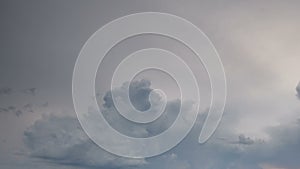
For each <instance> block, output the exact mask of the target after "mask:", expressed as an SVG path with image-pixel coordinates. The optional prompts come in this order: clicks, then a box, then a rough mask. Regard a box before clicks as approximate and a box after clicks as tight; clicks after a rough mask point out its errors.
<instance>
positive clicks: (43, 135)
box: [24, 115, 146, 168]
mask: <svg viewBox="0 0 300 169" xmlns="http://www.w3.org/2000/svg"><path fill="white" fill-rule="evenodd" d="M24 135H25V138H24V142H25V144H26V146H27V147H28V149H29V152H30V156H31V157H33V158H38V159H43V160H45V161H49V162H52V163H58V164H63V165H72V166H81V167H86V168H93V167H104V168H126V167H133V166H140V165H144V164H146V161H145V160H143V159H127V158H121V157H117V156H115V155H112V154H110V153H108V152H106V151H104V150H102V149H101V148H99V147H98V146H97V145H95V144H94V143H93V142H92V141H91V140H90V139H89V138H88V137H87V135H86V134H85V133H84V131H83V130H82V129H81V126H80V124H79V122H78V120H77V119H76V118H74V117H57V116H53V115H52V116H47V117H43V118H42V119H40V120H38V121H36V122H35V124H34V125H33V126H31V127H30V128H29V129H27V130H26V131H25V133H24Z"/></svg>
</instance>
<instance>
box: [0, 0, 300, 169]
mask: <svg viewBox="0 0 300 169" xmlns="http://www.w3.org/2000/svg"><path fill="white" fill-rule="evenodd" d="M0 8H1V10H0V13H1V15H0V18H1V27H0V37H1V40H0V45H1V50H0V55H1V61H0V76H1V80H0V108H1V109H0V168H7V169H19V168H25V169H27V168H28V169H29V168H37V169H39V168H41V169H42V168H43V169H47V168H49V169H52V168H65V169H73V168H87V169H90V168H100V169H102V168H103V169H107V168H144V169H150V168H161V169H169V168H173V169H199V168H203V169H227V168H230V169H240V168H243V169H256V168H257V169H299V168H300V162H299V156H300V122H299V119H300V114H299V112H300V100H299V95H300V89H299V87H298V88H297V90H296V87H297V85H298V83H299V81H300V76H299V74H300V65H299V63H300V48H299V46H300V34H299V30H300V20H299V16H300V1H296V0H294V1H292V0H286V1H281V0H273V1H261V0H253V1H239V0H236V1H234V0H207V1H204V0H200V1H196V0H195V1H171V0H166V1H158V0H152V1H133V0H120V1H102V0H101V1H75V0H63V1H58V0H55V1H53V0H52V1H50V0H48V1H45V0H36V1H33V0H28V1H15V0H10V1H2V3H1V7H0ZM147 11H152V12H165V13H171V14H174V15H178V16H180V17H183V18H185V19H187V20H189V21H191V22H192V23H193V24H195V25H196V26H198V27H199V28H200V29H201V30H202V31H203V32H204V33H205V34H206V35H207V36H208V37H209V38H210V40H211V41H212V43H213V44H214V45H215V47H216V49H217V51H218V52H219V55H220V58H221V60H222V62H223V65H224V69H225V73H226V77H227V87H228V92H227V93H228V95H227V102H226V108H225V113H224V118H223V120H222V122H221V124H220V126H219V128H218V130H217V132H216V133H215V134H214V135H213V137H212V138H211V139H210V140H209V141H208V142H207V143H206V144H205V145H199V144H198V143H197V140H198V135H199V132H200V129H201V126H202V123H203V119H204V116H205V112H204V111H203V114H202V115H200V116H199V118H198V119H197V123H196V126H195V127H194V128H193V130H192V132H191V133H190V134H189V135H188V136H187V138H186V139H185V140H184V141H183V142H182V143H180V144H179V145H178V146H177V147H175V148H174V149H172V150H171V151H169V152H166V153H164V154H162V155H160V156H158V157H153V158H146V159H126V158H121V157H117V156H114V155H112V154H109V153H107V152H106V151H104V150H102V149H101V148H99V147H98V146H96V145H95V144H94V143H93V142H92V141H91V140H89V138H88V137H87V136H86V135H85V133H84V132H83V131H82V129H81V127H80V124H79V123H78V120H77V118H76V113H75V111H74V108H73V103H72V73H73V68H74V65H75V61H76V59H77V57H78V54H79V52H80V50H81V48H82V46H83V45H84V43H85V42H86V41H87V40H88V38H89V37H90V36H91V35H92V34H93V33H94V32H95V31H97V30H98V29H99V28H101V26H103V25H105V24H106V23H108V22H110V21H112V20H114V19H117V18H119V17H122V16H124V15H128V14H132V13H136V12H147ZM148 47H159V48H162V49H167V50H170V51H173V52H174V53H178V55H180V56H181V57H182V58H183V59H184V60H186V61H187V63H189V64H190V66H191V68H192V69H193V71H194V72H196V76H197V80H198V82H199V83H200V84H201V86H200V92H201V99H203V100H202V101H203V104H202V106H201V110H205V109H206V108H207V104H208V103H209V99H210V95H209V81H208V77H207V74H206V71H205V69H204V68H203V66H202V65H201V63H198V62H197V61H194V60H193V56H192V54H191V53H190V52H189V51H188V50H186V49H185V48H184V47H182V46H181V44H180V43H178V42H174V41H173V40H172V39H168V38H165V37H159V36H154V35H151V36H150V35H147V36H146V35H145V36H138V37H134V38H130V39H127V40H126V41H124V42H122V43H120V44H118V45H117V46H116V47H115V48H113V50H112V51H111V52H110V53H108V55H107V56H106V57H107V60H106V63H107V64H103V65H102V67H101V66H100V68H99V70H98V72H99V74H98V75H97V79H96V86H97V87H96V90H97V91H99V93H100V96H99V102H101V103H103V104H104V106H103V110H104V114H105V116H106V117H107V119H109V120H111V122H115V121H118V123H116V124H117V125H115V126H114V127H115V128H116V129H119V130H121V131H122V132H124V133H128V132H133V133H132V134H133V135H137V136H149V135H153V133H154V134H155V133H159V132H160V131H161V130H163V129H165V128H167V127H168V126H169V125H170V124H171V121H172V119H174V117H173V116H174V114H175V115H176V110H177V109H178V103H177V102H176V100H175V99H176V98H177V97H178V93H177V91H178V90H177V89H178V88H177V86H176V85H174V84H173V83H174V81H173V80H172V79H171V78H170V77H168V76H167V75H165V74H161V73H158V72H155V71H153V72H151V71H149V72H144V74H143V73H141V74H140V75H138V76H137V79H136V80H137V82H136V85H137V87H136V88H135V90H136V91H133V93H135V95H133V96H132V97H133V100H136V101H137V102H136V103H134V105H135V106H137V107H140V108H144V107H147V106H148V105H147V104H148V103H147V97H148V95H147V92H146V94H145V91H149V90H151V89H154V88H161V89H162V90H165V91H166V93H167V94H168V96H169V99H168V106H167V109H166V112H167V113H166V115H171V118H170V117H168V118H166V117H164V118H162V119H160V120H161V121H160V122H158V123H157V124H158V126H154V125H152V126H142V127H139V126H135V125H130V124H127V123H126V121H124V120H123V121H122V118H120V117H119V116H117V115H116V110H115V107H114V106H111V105H110V102H111V98H110V97H108V95H106V94H107V92H109V88H108V87H107V86H108V85H109V81H108V79H109V78H110V77H111V74H112V71H113V70H114V66H113V65H116V64H118V62H119V61H120V60H122V58H124V57H125V56H127V55H128V54H130V53H132V52H133V51H135V50H138V49H143V48H148ZM141 79H144V80H145V81H142V80H141ZM148 82H149V83H148ZM150 83H151V85H149V84H150ZM118 90H120V92H121V93H122V92H123V91H122V89H118ZM139 92H142V93H139ZM297 92H298V93H297ZM105 96H106V99H103V98H105ZM297 96H298V97H297ZM145 98H146V99H145ZM141 100H142V101H141ZM145 100H146V101H145ZM172 117H173V118H172ZM128 151H130V150H128Z"/></svg>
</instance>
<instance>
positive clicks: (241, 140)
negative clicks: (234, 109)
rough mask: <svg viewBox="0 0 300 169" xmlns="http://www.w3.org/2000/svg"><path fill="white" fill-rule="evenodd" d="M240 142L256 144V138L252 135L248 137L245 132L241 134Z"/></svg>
mask: <svg viewBox="0 0 300 169" xmlns="http://www.w3.org/2000/svg"><path fill="white" fill-rule="evenodd" d="M238 143H239V144H245V145H251V144H254V140H253V139H251V138H250V137H246V136H245V135H244V134H241V135H239V141H238Z"/></svg>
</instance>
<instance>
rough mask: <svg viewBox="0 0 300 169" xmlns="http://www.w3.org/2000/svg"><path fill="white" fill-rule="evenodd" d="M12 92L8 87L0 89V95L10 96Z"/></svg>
mask: <svg viewBox="0 0 300 169" xmlns="http://www.w3.org/2000/svg"><path fill="white" fill-rule="evenodd" d="M12 92H13V90H12V89H11V88H9V87H3V88H1V89H0V95H10V94H12Z"/></svg>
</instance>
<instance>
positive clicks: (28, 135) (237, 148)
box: [24, 80, 300, 169]
mask: <svg viewBox="0 0 300 169" xmlns="http://www.w3.org/2000/svg"><path fill="white" fill-rule="evenodd" d="M125 85H129V84H125ZM124 89H125V88H124V87H123V88H122V87H121V88H118V89H116V90H117V92H118V95H119V96H122V97H123V96H125V92H127V91H125V90H124ZM130 90H131V91H130V92H131V93H130V97H131V101H132V104H133V105H134V106H136V107H137V108H139V109H141V110H146V109H148V108H149V105H148V103H149V101H148V97H149V93H150V91H151V90H152V89H151V82H150V81H147V80H141V81H136V82H134V83H132V85H131V87H130ZM103 100H104V104H103V106H102V107H101V110H102V113H103V115H104V117H105V118H106V120H107V121H108V122H109V123H110V124H111V125H112V126H113V127H114V128H115V129H117V130H118V131H120V132H122V133H124V134H126V135H129V136H133V137H149V136H152V135H157V134H158V133H160V132H162V131H164V130H165V129H167V128H168V127H169V126H170V125H171V124H172V123H173V122H174V120H175V118H176V117H177V114H178V111H179V108H180V100H173V101H168V103H167V107H166V110H165V112H164V113H163V115H162V117H160V118H159V119H158V120H157V121H155V122H153V123H150V124H135V123H130V122H129V121H128V120H127V119H125V118H124V117H122V116H121V115H120V114H119V113H118V111H117V110H116V108H115V107H114V103H113V100H112V97H111V92H110V91H109V92H107V93H106V95H105V96H104V98H103ZM151 106H152V105H151ZM181 106H183V108H184V110H188V109H189V107H191V104H189V103H188V102H183V104H182V105H181ZM204 117H205V115H203V116H200V117H199V118H198V121H197V125H198V126H196V127H195V129H194V130H192V132H191V133H190V134H189V135H188V137H187V138H186V139H184V140H183V142H181V143H180V144H179V145H178V146H177V147H176V148H174V149H172V150H171V151H170V152H169V153H168V154H164V155H162V156H160V157H157V158H150V159H147V160H146V159H139V160H137V159H126V158H121V157H117V156H114V155H112V154H109V153H107V152H106V151H104V150H102V149H100V148H99V147H98V146H96V145H95V144H94V143H93V142H92V141H91V140H90V139H89V138H88V137H87V136H86V135H85V133H84V132H83V130H82V129H81V127H80V125H79V123H78V121H77V119H76V118H73V117H57V116H48V117H43V119H41V120H38V121H37V122H36V123H35V124H34V125H33V126H31V128H29V129H28V130H26V132H25V139H24V140H25V143H26V145H27V147H28V148H29V150H30V154H31V156H32V157H35V158H39V159H43V160H46V161H51V162H55V163H58V164H64V165H72V166H81V167H86V168H93V167H96V168H97V167H99V168H126V167H137V168H146V169H148V168H149V169H150V168H178V169H190V168H207V169H240V168H244V169H262V168H266V166H273V167H277V168H280V167H281V168H286V169H298V168H299V166H300V163H299V160H298V159H297V158H298V157H299V156H300V149H299V147H300V134H299V133H300V132H299V131H300V124H299V123H296V122H295V123H294V124H282V125H279V126H276V127H271V128H268V130H267V131H266V132H267V134H268V135H269V137H270V139H269V140H267V141H262V140H259V139H258V140H257V139H253V138H251V137H248V136H245V135H244V134H241V135H236V134H234V133H233V129H228V126H232V125H230V124H232V123H233V119H232V118H229V119H228V118H226V117H227V116H226V115H225V117H224V119H223V121H222V124H221V126H220V127H219V129H218V130H219V131H217V134H218V133H222V135H227V136H233V137H232V138H233V139H232V140H231V141H230V139H219V140H218V141H216V139H214V138H220V137H219V136H218V135H216V136H214V137H213V138H212V139H211V140H210V141H209V142H207V143H206V144H204V145H199V144H198V143H197V138H198V136H199V131H200V129H201V126H202V122H203V119H204ZM223 126H225V127H224V128H223ZM228 140H229V141H228ZM166 141H168V140H166ZM233 143H234V144H233ZM124 148H127V149H129V150H130V149H132V147H130V146H129V147H124ZM150 148H151V147H150Z"/></svg>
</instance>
